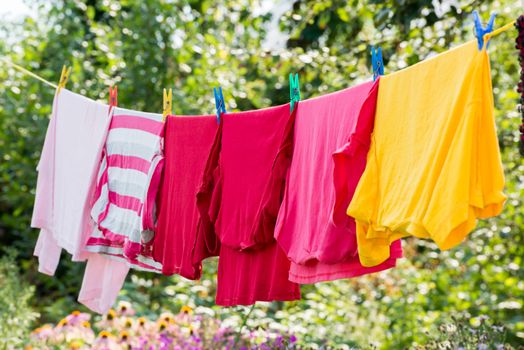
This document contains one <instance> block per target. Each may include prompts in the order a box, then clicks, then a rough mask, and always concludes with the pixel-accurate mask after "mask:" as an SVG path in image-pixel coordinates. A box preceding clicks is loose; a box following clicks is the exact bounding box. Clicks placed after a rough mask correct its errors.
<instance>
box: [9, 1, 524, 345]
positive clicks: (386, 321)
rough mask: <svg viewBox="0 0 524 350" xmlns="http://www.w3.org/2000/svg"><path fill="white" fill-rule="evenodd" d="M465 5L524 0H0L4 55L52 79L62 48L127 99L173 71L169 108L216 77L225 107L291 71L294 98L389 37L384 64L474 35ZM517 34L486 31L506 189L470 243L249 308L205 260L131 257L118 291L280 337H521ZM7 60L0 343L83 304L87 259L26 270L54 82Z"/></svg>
mask: <svg viewBox="0 0 524 350" xmlns="http://www.w3.org/2000/svg"><path fill="white" fill-rule="evenodd" d="M473 10H478V11H479V12H480V13H481V15H482V16H483V17H484V19H485V20H486V21H487V19H488V17H489V13H490V12H491V11H496V12H497V13H498V16H497V20H496V22H495V27H499V26H502V25H503V24H506V23H508V22H510V21H512V20H515V19H516V18H517V17H518V15H519V14H521V13H522V12H523V9H522V7H521V4H520V2H518V1H515V0H500V1H492V0H484V1H471V0H467V1H466V0H433V1H423V0H396V1H393V0H386V1H376V0H367V1H364V0H363V1H354V0H349V1H347V0H345V1H342V0H325V1H314V0H296V1H291V0H290V1H268V0H229V1H226V0H213V1H210V0H186V1H178V0H172V1H161V0H122V1H116V0H74V1H73V0H71V1H60V0H48V1H43V0H27V1H12V0H2V1H0V18H1V20H0V56H2V57H4V58H7V59H8V60H10V61H12V62H14V63H17V64H19V65H21V66H23V67H25V68H27V69H29V70H31V71H33V72H35V73H36V74H38V75H40V76H42V77H44V78H45V79H47V80H50V81H52V82H57V81H58V79H59V77H60V71H61V67H62V65H63V64H66V65H70V66H72V73H71V76H70V79H69V82H68V84H67V88H69V89H71V90H72V91H75V92H77V93H80V94H83V95H85V96H88V97H90V98H92V99H97V100H101V101H106V100H107V96H108V92H109V86H111V85H118V91H119V95H118V100H119V101H118V102H119V105H120V106H122V107H126V108H131V109H138V110H143V111H150V112H158V113H161V111H162V89H163V88H170V87H171V88H173V89H174V90H173V94H174V95H173V107H174V112H175V113H176V114H202V113H213V112H214V101H213V93H212V88H213V87H214V86H218V85H220V86H222V87H223V89H224V95H225V100H226V105H227V109H228V110H248V109H257V108H263V107H268V106H271V105H277V104H281V103H286V102H288V99H289V84H288V77H289V73H291V72H297V73H299V76H300V83H301V92H302V98H303V99H307V98H311V97H315V96H318V95H321V94H325V93H327V92H331V91H336V90H338V89H342V88H346V87H349V86H351V85H353V84H355V83H358V82H362V81H365V80H368V79H370V78H371V76H372V73H371V71H370V66H371V57H370V46H371V45H379V46H380V47H382V50H383V52H384V61H385V71H386V74H388V73H390V72H394V71H396V70H399V69H402V68H404V67H406V66H409V65H412V64H414V63H416V62H419V61H421V60H424V59H426V58H428V57H430V56H432V55H435V54H438V53H440V52H443V51H445V50H447V49H449V48H451V47H453V46H456V45H458V44H460V43H463V42H465V41H467V40H472V39H474V31H473V20H472V17H471V12H472V11H473ZM516 35H517V32H516V30H514V29H512V30H510V31H508V32H506V33H503V34H501V35H500V36H497V37H496V38H494V39H493V40H492V43H491V45H490V47H489V52H490V58H491V67H492V78H493V89H494V91H493V92H494V96H495V108H496V120H497V124H498V135H499V140H500V147H501V150H502V158H503V162H504V166H505V170H506V182H507V183H506V193H507V195H508V201H507V203H506V206H505V210H504V212H503V213H502V214H501V215H500V216H498V217H497V218H493V219H490V220H484V221H481V222H479V224H478V226H477V229H476V230H475V232H474V233H472V234H471V235H470V237H469V238H468V239H467V241H466V242H465V243H463V244H461V245H460V246H458V247H457V248H455V249H452V250H450V251H446V252H441V251H439V250H438V249H437V247H436V246H435V245H434V244H433V243H430V242H428V241H422V240H417V239H406V240H404V247H405V259H402V261H401V263H400V264H399V266H398V267H397V268H395V269H392V270H389V271H386V272H382V273H378V274H375V275H372V276H367V277H362V278H357V279H354V280H340V281H336V282H332V283H322V284H317V285H308V286H303V288H302V295H303V298H302V300H301V301H298V302H290V303H259V304H257V305H256V306H255V307H254V309H253V310H250V309H249V308H245V307H237V308H228V309H224V308H220V307H216V306H214V293H215V285H216V284H215V277H216V276H215V274H216V261H214V260H208V261H207V263H206V264H205V266H204V271H205V273H204V278H203V279H202V280H201V281H199V282H189V281H186V280H184V279H183V278H179V277H176V276H175V277H163V276H158V275H152V274H144V273H136V272H133V273H131V274H130V276H128V279H127V282H126V285H125V289H124V290H123V291H122V292H121V294H120V296H119V300H120V301H125V302H129V304H126V303H124V304H120V305H130V306H128V307H132V308H133V310H134V312H135V313H136V317H138V316H144V317H146V318H147V319H156V317H158V315H161V314H162V313H163V312H171V313H173V314H178V313H179V312H181V311H183V312H186V313H187V310H192V312H193V311H194V312H195V314H206V315H208V316H209V317H212V318H213V319H217V320H220V321H221V322H225V323H226V324H227V325H228V327H231V329H234V330H236V331H238V330H239V329H240V328H241V324H242V322H245V327H243V331H244V333H246V334H247V333H249V334H254V332H258V331H261V330H262V331H269V330H271V331H276V332H281V333H282V334H284V333H285V334H287V335H288V336H289V335H292V338H286V339H287V340H286V341H287V343H286V344H287V345H285V346H288V347H292V346H294V347H299V346H302V347H305V348H311V349H320V348H325V349H327V348H330V347H331V348H340V349H349V348H358V349H368V348H375V349H415V348H416V349H445V348H450V349H455V348H458V345H457V344H460V346H461V347H463V348H465V349H504V348H507V349H510V348H522V344H524V312H523V296H524V266H523V258H524V244H523V234H524V207H523V199H524V165H523V162H522V158H520V156H519V155H518V152H517V149H518V147H517V141H518V125H519V114H518V112H517V103H518V98H519V96H518V94H517V92H516V85H517V83H518V79H519V74H520V72H519V67H518V66H519V62H518V53H517V50H516V49H515V43H514V41H515V38H516ZM457 64H460V62H457ZM0 67H1V69H0V249H1V250H0V347H1V348H13V349H14V348H16V349H19V348H23V347H24V346H26V344H29V343H30V339H32V338H31V337H33V338H34V334H35V332H33V335H30V332H31V331H32V330H34V329H37V328H38V327H41V326H42V325H44V324H46V323H51V324H56V323H57V322H60V320H63V319H64V317H65V316H66V315H68V314H70V313H71V312H73V311H74V310H80V311H86V310H85V309H83V308H82V307H81V306H80V305H79V304H77V303H76V297H77V294H78V291H79V289H80V284H81V279H82V275H83V269H84V266H83V264H79V263H71V262H70V261H69V260H70V259H69V257H67V256H64V257H62V260H61V264H60V267H59V269H58V271H57V273H56V276H55V277H53V278H51V277H48V276H45V275H42V274H39V273H38V272H37V262H36V260H35V259H34V258H33V257H32V252H33V248H34V245H35V241H36V237H37V234H38V232H37V231H36V230H33V229H31V228H30V218H31V213H32V206H33V200H34V189H35V184H36V175H37V174H36V170H35V168H36V164H37V161H38V159H39V155H40V150H41V148H42V144H43V140H44V136H45V131H46V128H47V124H48V121H49V114H50V112H51V105H52V100H53V95H54V92H55V91H54V90H53V89H52V88H50V87H48V86H46V85H44V84H42V83H41V82H39V81H38V80H35V79H33V78H31V77H28V76H26V75H22V74H21V73H19V72H17V71H16V70H14V69H12V68H10V67H9V66H7V65H6V64H4V63H2V64H1V65H0ZM184 308H185V309H184ZM184 310H185V311H184ZM250 311H252V312H251V314H250V315H249V317H246V316H248V313H249V312H250ZM92 320H93V322H95V321H96V320H100V322H101V321H104V320H107V316H106V318H96V317H95V318H93V319H92ZM101 328H103V326H99V328H98V330H100V329H101ZM204 332H205V331H204ZM250 332H251V333H250ZM37 333H38V332H37ZM457 340H460V341H461V342H460V343H459V342H456V341H457ZM2 343H3V344H2ZM66 343H67V342H66V341H65V340H64V343H63V344H66ZM463 344H466V345H463ZM1 345H3V346H1ZM268 346H269V347H268V348H271V347H273V345H268ZM217 347H218V346H217ZM274 347H276V345H275V346H274ZM58 348H74V347H73V346H72V345H71V344H69V345H63V346H62V345H61V346H59V347H58ZM76 348H78V347H76ZM209 348H213V346H212V345H210V347H209Z"/></svg>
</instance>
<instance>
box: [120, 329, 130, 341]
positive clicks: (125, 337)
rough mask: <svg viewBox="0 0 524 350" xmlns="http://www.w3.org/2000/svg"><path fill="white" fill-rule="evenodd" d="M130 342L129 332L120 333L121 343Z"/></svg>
mask: <svg viewBox="0 0 524 350" xmlns="http://www.w3.org/2000/svg"><path fill="white" fill-rule="evenodd" d="M128 340H129V332H128V331H122V332H120V341H121V342H123V343H127V342H128Z"/></svg>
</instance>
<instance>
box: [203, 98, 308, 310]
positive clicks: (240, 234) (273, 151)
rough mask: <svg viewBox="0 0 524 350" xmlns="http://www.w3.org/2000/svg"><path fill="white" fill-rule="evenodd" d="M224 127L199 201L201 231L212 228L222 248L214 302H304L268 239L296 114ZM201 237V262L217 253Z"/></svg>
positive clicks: (269, 113)
mask: <svg viewBox="0 0 524 350" xmlns="http://www.w3.org/2000/svg"><path fill="white" fill-rule="evenodd" d="M222 121H223V123H222V125H221V128H220V132H219V134H218V135H217V138H216V140H215V144H214V145H213V148H212V152H211V154H210V156H209V161H208V164H207V165H206V170H205V174H204V183H203V185H202V188H201V191H200V192H199V195H198V205H199V209H200V213H201V218H200V224H201V226H200V227H201V229H207V230H213V229H214V230H215V231H216V237H218V240H219V241H220V242H221V248H220V256H219V263H218V283H217V298H216V303H217V304H219V305H225V306H232V305H238V304H252V303H254V302H256V301H271V300H295V299H298V298H300V290H299V286H298V285H297V284H295V283H291V282H289V281H288V273H289V261H288V260H287V259H286V257H285V255H284V253H283V252H282V251H281V249H280V247H278V245H277V244H276V242H275V241H274V239H273V238H272V237H271V234H269V235H268V234H267V231H268V230H269V231H270V232H272V231H273V227H274V224H273V225H271V224H270V221H271V220H268V219H267V218H270V217H271V216H273V217H275V218H276V214H277V211H278V206H279V204H280V201H281V193H282V191H283V188H284V184H285V182H284V176H285V171H284V170H283V167H285V166H286V164H285V162H282V161H280V159H281V158H282V157H281V156H280V155H282V154H284V153H286V151H287V150H288V149H289V146H290V145H291V142H290V140H291V139H292V134H293V133H292V131H293V122H294V115H290V111H289V105H283V106H278V107H272V108H267V109H262V110H256V111H249V112H240V113H232V114H225V115H223V116H222ZM262 218H266V219H264V220H263V219H262ZM263 221H264V222H265V224H263ZM208 224H210V225H208ZM201 233H202V232H201ZM200 237H203V238H204V239H199V240H197V244H196V246H195V247H196V250H195V253H197V256H199V257H200V258H202V257H205V256H206V255H207V256H209V255H212V254H213V251H214V252H215V253H216V251H217V250H218V247H219V244H217V241H216V240H213V238H212V235H210V234H209V232H204V233H203V234H201V235H200ZM199 247H205V248H206V249H204V251H205V252H204V253H202V250H201V249H199ZM197 260H198V259H197Z"/></svg>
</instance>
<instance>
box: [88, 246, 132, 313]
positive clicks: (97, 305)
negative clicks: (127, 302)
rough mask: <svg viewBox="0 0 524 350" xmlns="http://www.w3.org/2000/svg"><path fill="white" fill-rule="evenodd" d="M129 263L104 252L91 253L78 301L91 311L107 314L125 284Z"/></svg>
mask: <svg viewBox="0 0 524 350" xmlns="http://www.w3.org/2000/svg"><path fill="white" fill-rule="evenodd" d="M128 272H129V264H128V263H127V262H126V261H124V260H123V259H120V260H116V259H115V258H113V257H111V256H108V255H104V254H91V255H90V256H89V258H88V260H87V264H86V268H85V272H84V278H83V280H82V287H81V289H80V293H79V295H78V302H79V303H81V304H84V305H85V306H87V307H88V308H89V309H90V310H91V311H94V312H98V313H99V314H102V315H103V314H106V313H107V312H108V311H109V309H110V308H111V307H113V304H114V303H115V302H116V298H117V297H118V293H119V292H120V290H121V289H122V287H123V286H124V282H125V279H126V277H127V274H128Z"/></svg>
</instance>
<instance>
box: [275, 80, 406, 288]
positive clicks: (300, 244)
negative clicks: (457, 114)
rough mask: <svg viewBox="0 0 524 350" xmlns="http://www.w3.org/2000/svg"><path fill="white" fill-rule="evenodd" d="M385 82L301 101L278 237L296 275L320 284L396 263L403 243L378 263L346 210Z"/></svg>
mask: <svg viewBox="0 0 524 350" xmlns="http://www.w3.org/2000/svg"><path fill="white" fill-rule="evenodd" d="M378 84H379V80H377V81H376V82H367V83H364V84H360V85H357V86H355V87H352V88H349V89H345V90H342V91H338V92H335V93H331V94H328V95H325V96H321V97H318V98H313V99H309V100H305V101H301V102H300V104H299V106H298V110H297V112H296V113H297V114H296V121H295V130H294V147H293V156H292V161H291V165H290V168H289V173H288V177H287V181H286V187H285V194H284V199H283V201H282V206H281V207H280V211H279V214H278V219H277V223H276V228H275V238H276V239H277V241H278V243H279V245H280V246H281V247H282V249H283V250H284V252H285V253H286V255H287V257H288V258H289V259H290V260H291V269H290V273H289V279H290V280H291V281H293V282H297V283H315V282H320V281H329V280H334V279H339V278H349V277H355V276H360V275H363V274H367V273H372V272H377V271H381V270H384V269H388V268H391V267H394V266H395V261H396V259H397V258H400V257H401V256H402V249H401V245H400V241H397V242H395V243H394V244H393V245H392V248H391V251H392V253H391V258H390V259H389V260H388V261H386V262H385V263H384V264H381V265H380V266H379V267H378V268H371V269H370V268H366V267H363V266H362V265H361V264H360V262H359V258H358V255H357V240H356V228H355V221H354V220H353V218H350V217H349V216H347V215H346V209H347V206H348V205H349V202H350V200H351V197H352V196H353V193H354V191H355V188H356V186H357V183H358V180H359V179H360V176H361V175H362V172H363V171H364V168H365V165H366V155H367V152H368V150H369V144H370V142H371V133H372V131H373V122H374V118H375V106H376V100H377V93H378V88H379V85H378Z"/></svg>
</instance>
